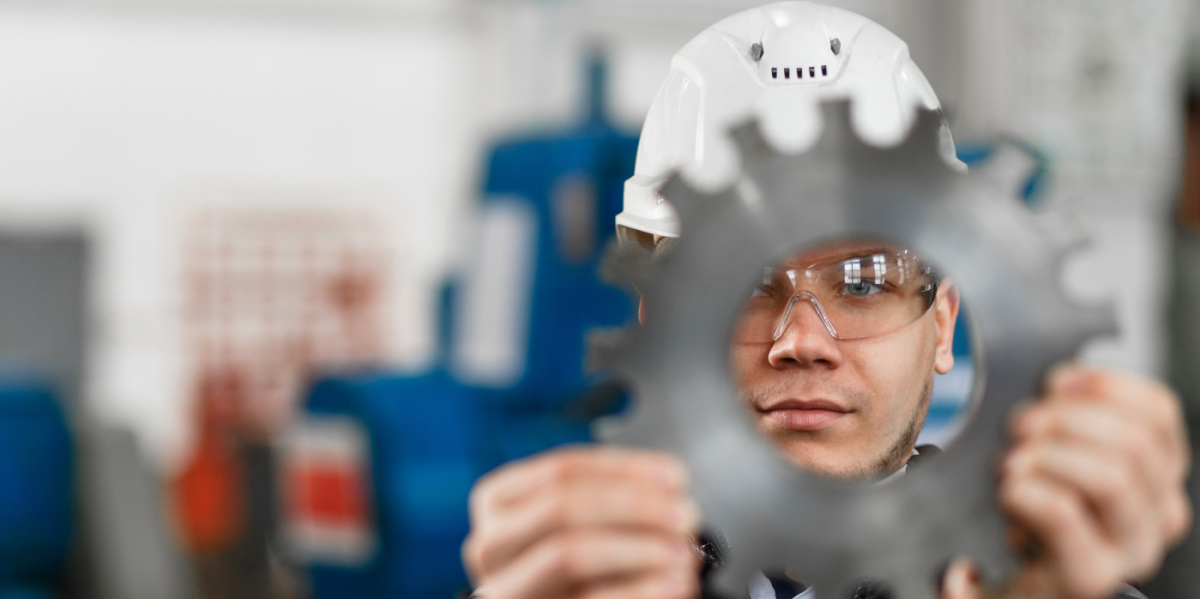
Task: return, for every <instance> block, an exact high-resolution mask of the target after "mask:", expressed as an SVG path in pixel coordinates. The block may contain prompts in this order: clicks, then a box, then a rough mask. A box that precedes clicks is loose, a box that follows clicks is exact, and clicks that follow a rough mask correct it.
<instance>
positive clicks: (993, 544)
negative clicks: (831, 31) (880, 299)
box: [595, 103, 1113, 599]
mask: <svg viewBox="0 0 1200 599" xmlns="http://www.w3.org/2000/svg"><path fill="white" fill-rule="evenodd" d="M854 114H855V111H854V108H853V106H852V105H849V104H846V103H832V104H826V105H825V106H824V107H823V136H822V138H821V140H820V141H819V142H818V143H817V145H816V147H815V148H814V149H812V150H810V151H808V152H804V153H801V154H790V155H788V154H781V153H778V151H777V150H776V149H775V148H774V147H773V144H771V143H770V142H769V141H768V140H767V139H766V138H765V132H764V131H763V129H762V127H765V126H766V125H765V124H764V123H761V122H757V123H751V124H748V125H744V126H741V127H739V128H737V129H735V130H734V131H733V138H734V140H735V141H736V143H737V144H738V147H739V148H740V151H741V158H742V165H743V166H742V169H743V174H742V177H741V179H740V184H739V185H737V186H733V187H730V188H726V189H723V190H721V191H718V192H713V193H707V192H704V191H697V190H695V189H694V188H693V187H691V186H690V184H689V183H688V182H686V181H685V180H684V179H683V178H682V177H675V178H673V179H671V180H669V181H668V182H667V183H666V185H665V186H664V187H663V190H662V193H663V195H664V196H665V197H666V198H667V199H668V200H670V201H672V203H673V205H674V206H675V207H676V208H677V210H678V211H679V216H680V218H681V221H682V225H683V226H684V227H685V228H686V230H687V234H686V235H684V236H683V237H681V238H680V239H679V240H678V241H677V242H676V243H675V245H674V246H673V247H672V249H671V251H670V252H669V253H667V254H666V255H665V256H663V257H662V258H661V259H660V260H658V261H657V262H656V263H655V264H654V265H653V266H652V267H651V268H650V269H649V270H648V269H647V268H646V266H645V263H644V261H643V260H642V259H640V258H639V257H638V255H637V253H635V252H626V253H624V254H622V255H621V257H619V258H616V259H614V261H613V262H612V264H613V267H612V271H611V272H612V274H613V276H614V277H615V278H617V279H619V280H621V281H622V282H624V283H626V284H628V285H631V286H636V287H637V288H638V289H639V290H640V291H641V293H642V297H643V301H644V302H645V304H646V310H647V312H648V313H651V314H654V315H655V317H654V318H651V319H647V322H646V323H645V325H644V326H641V327H635V328H632V329H630V330H627V331H625V332H623V334H621V335H619V336H615V337H612V338H609V339H607V340H606V341H605V342H603V343H597V344H596V348H595V349H596V352H597V358H598V359H599V360H600V362H601V363H602V364H604V365H606V366H608V367H610V368H612V369H613V370H614V371H615V372H616V373H617V374H618V375H619V376H621V377H622V378H623V379H624V380H626V381H628V383H629V384H630V385H631V386H632V387H633V389H634V395H635V397H636V398H637V400H638V401H637V403H636V404H635V405H634V406H632V414H633V416H632V417H631V418H630V419H629V423H628V426H627V428H626V429H624V430H623V431H621V433H620V435H619V436H618V439H619V440H621V441H624V442H626V443H630V444H633V445H637V446H642V447H652V448H659V449H666V450H669V451H672V452H674V453H677V454H679V455H681V456H683V457H684V459H685V460H686V461H687V462H688V465H689V466H690V468H691V471H692V473H693V477H694V483H693V489H694V493H695V496H696V498H697V499H698V500H699V501H700V503H701V505H702V506H703V508H704V513H705V515H706V518H707V522H708V523H710V524H711V525H712V526H713V527H714V528H715V529H716V530H717V531H719V532H720V533H721V534H723V535H724V536H725V537H726V539H727V540H728V543H729V552H728V561H727V562H726V564H725V565H724V566H723V568H722V569H721V570H718V572H717V575H718V579H717V582H718V583H720V584H721V585H722V587H723V590H724V591H726V592H729V593H731V594H741V593H744V589H745V588H747V582H748V581H749V580H750V579H751V576H752V574H753V573H755V572H759V571H762V570H763V569H765V568H771V567H779V566H784V567H787V568H791V569H793V571H795V572H797V573H798V575H799V576H801V577H802V578H803V579H805V580H806V581H811V584H812V587H813V588H814V589H815V592H816V593H818V596H819V597H822V598H829V597H844V596H849V595H851V594H853V593H854V592H855V589H856V587H858V586H859V585H860V584H861V583H862V582H863V581H872V584H875V583H878V584H880V585H882V586H883V587H884V588H887V589H889V591H890V592H889V593H888V594H889V596H891V597H895V598H896V599H928V598H932V597H934V596H935V594H936V589H935V588H934V587H935V584H936V580H937V574H938V572H939V571H940V570H941V569H942V568H943V567H944V565H945V564H946V563H947V562H948V561H949V560H950V559H952V558H954V557H956V556H968V557H970V558H971V559H972V560H973V561H974V562H975V563H976V564H978V565H979V567H980V569H981V570H982V571H983V573H984V574H985V575H986V576H988V577H989V578H991V579H992V580H994V581H995V580H999V579H1001V577H1002V576H1003V575H1005V574H1006V573H1007V569H1008V568H1010V567H1011V566H1012V565H1014V564H1015V560H1014V558H1013V557H1012V556H1011V555H1010V550H1009V549H1008V546H1007V543H1006V540H1005V532H1004V531H1005V528H1006V525H1005V521H1004V518H1003V517H1002V516H1001V514H1000V513H999V510H998V509H997V507H996V505H995V502H996V493H995V482H996V481H995V479H994V475H993V473H992V469H991V467H990V466H991V464H994V463H995V460H996V459H997V456H998V455H999V453H1000V452H1001V451H1002V450H1003V448H1004V447H1005V445H1006V441H1007V435H1006V433H1005V424H1006V415H1007V413H1008V411H1009V408H1011V407H1012V406H1013V405H1014V404H1016V403H1018V402H1020V401H1022V400H1024V399H1025V398H1027V397H1032V396H1035V395H1036V394H1037V392H1038V389H1039V387H1040V385H1041V381H1042V379H1043V377H1044V375H1045V373H1046V370H1047V369H1048V368H1050V367H1051V366H1052V365H1053V364H1056V363H1058V362H1060V361H1062V360H1065V359H1067V358H1069V357H1071V356H1072V355H1073V354H1074V353H1075V352H1076V351H1077V350H1078V348H1079V346H1080V344H1082V343H1083V342H1084V341H1085V340H1087V339H1088V338H1089V337H1092V336H1094V335H1098V334H1103V333H1106V332H1111V331H1112V330H1113V317H1112V314H1111V313H1110V312H1109V311H1108V310H1105V309H1100V308H1088V307H1082V306H1078V305H1075V304H1073V303H1072V302H1070V301H1068V300H1067V299H1066V298H1065V297H1064V296H1063V295H1062V292H1061V291H1060V287H1059V285H1058V282H1057V272H1056V265H1057V264H1059V263H1060V262H1059V261H1060V260H1061V257H1062V256H1061V253H1062V252H1061V251H1060V250H1059V249H1058V248H1057V246H1056V245H1055V243H1054V242H1055V241H1056V240H1054V239H1051V238H1049V237H1048V236H1046V235H1044V234H1043V233H1041V232H1040V231H1039V230H1038V229H1037V228H1036V227H1032V226H1031V219H1030V216H1029V214H1028V212H1027V211H1026V209H1025V208H1024V207H1023V206H1022V205H1021V204H1020V203H1019V202H1017V201H1015V199H1014V198H1012V197H1009V196H1007V195H1003V194H999V193H996V191H995V189H996V188H995V186H994V184H993V183H992V182H990V181H982V180H980V179H979V178H978V177H976V176H967V175H965V174H961V173H957V172H954V170H953V169H952V168H951V167H950V166H948V165H947V164H946V163H945V161H944V159H943V158H942V157H940V156H939V148H940V146H941V142H942V139H943V138H942V134H941V132H942V123H941V118H940V115H938V114H937V113H935V112H931V111H922V112H920V113H919V114H920V118H919V119H918V122H917V124H916V125H915V127H914V129H913V131H912V133H911V134H910V137H909V138H908V140H907V141H906V142H905V143H904V144H902V145H900V146H896V147H892V148H888V149H879V148H875V147H872V146H869V145H867V144H865V143H864V142H863V141H860V140H859V138H858V136H857V135H856V134H855V130H854V129H855V128H854V127H853V125H852V124H851V123H852V119H853V115H854ZM796 190H804V194H803V195H802V196H799V197H798V196H797V195H796ZM808 198H812V199H813V200H811V201H808V200H807V199H808ZM847 238H860V239H861V238H866V239H887V240H890V241H893V242H895V243H897V244H899V245H900V246H901V247H905V248H911V249H913V250H915V251H916V252H917V253H918V254H919V255H921V256H922V257H923V259H925V260H929V261H931V263H932V264H935V265H937V267H938V268H939V269H940V270H941V272H944V273H949V274H950V275H951V276H953V277H954V279H955V281H956V283H957V285H958V286H959V288H960V290H961V293H962V294H963V296H964V297H966V298H968V300H969V301H970V302H971V316H972V319H973V320H974V324H975V325H976V326H975V328H974V332H975V334H976V335H977V337H976V339H977V343H978V345H979V347H980V348H981V350H982V351H981V356H980V358H979V360H978V362H977V363H978V365H979V366H981V367H982V368H983V370H984V373H985V377H986V379H987V385H986V387H983V388H982V389H981V388H978V387H977V388H976V390H975V393H976V394H981V397H980V401H979V403H978V404H977V405H978V408H977V411H976V413H975V414H974V417H973V418H972V420H971V421H970V422H969V423H968V424H967V426H966V429H965V431H964V432H963V434H962V437H961V438H960V439H959V442H958V443H957V444H956V446H955V447H954V450H953V451H950V452H947V453H945V454H943V455H942V456H940V457H939V458H937V459H938V460H939V461H938V462H936V463H935V465H933V466H931V467H930V468H928V469H923V470H919V471H914V472H910V473H908V474H907V475H905V476H903V477H900V478H899V479H897V480H894V481H892V482H890V483H889V484H886V485H853V484H849V485H847V484H836V483H832V482H830V481H828V480H820V479H818V478H817V477H815V476H814V475H812V474H810V473H807V472H803V471H800V470H797V469H794V468H791V467H789V466H788V464H787V463H786V462H784V461H783V459H782V457H781V456H780V455H779V453H778V451H777V450H776V448H774V447H772V446H771V445H770V444H768V443H767V442H766V441H765V440H764V439H763V438H762V437H761V436H760V435H759V434H758V433H757V431H755V430H754V427H753V425H752V424H751V423H750V421H749V420H748V419H746V418H745V417H744V415H743V414H742V413H741V410H742V406H741V405H740V402H738V401H737V400H736V399H735V398H737V397H738V391H737V385H736V383H735V382H734V381H733V380H731V374H730V372H729V369H728V368H727V366H726V364H727V360H728V351H729V350H728V347H729V345H728V344H729V340H728V335H729V332H728V331H729V323H731V322H734V321H735V320H734V319H735V318H736V316H737V315H738V314H739V312H740V311H741V308H742V306H743V305H744V302H745V299H746V295H745V292H744V290H746V289H750V288H751V285H752V283H753V282H754V280H755V276H756V275H758V274H759V273H761V272H762V268H763V265H769V264H772V263H774V262H775V261H776V260H778V258H779V256H785V255H790V253H791V252H795V251H796V250H797V248H810V247H812V246H813V245H814V244H816V243H820V242H822V241H827V240H829V239H835V240H836V239H847ZM1014 290H1019V293H1014ZM672 306H687V308H688V309H687V310H671V309H666V307H672ZM743 322H744V321H743ZM747 489H754V492H752V493H751V492H747V491H746V490H747ZM780 559H784V560H785V561H784V563H782V564H781V563H779V561H780Z"/></svg>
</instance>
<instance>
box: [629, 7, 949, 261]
mask: <svg viewBox="0 0 1200 599" xmlns="http://www.w3.org/2000/svg"><path fill="white" fill-rule="evenodd" d="M831 99H849V100H850V101H851V122H852V123H853V126H854V128H855V130H856V132H857V133H858V135H859V137H861V138H862V139H863V140H864V141H866V142H868V143H872V144H875V145H880V146H888V145H894V144H898V143H900V142H901V141H903V139H904V137H905V136H906V135H907V133H908V131H909V128H910V127H911V125H912V123H913V121H914V119H915V118H916V114H917V109H918V108H923V109H926V110H940V104H939V103H938V99H937V95H936V94H934V92H933V88H932V87H930V85H929V82H928V81H927V80H926V79H925V76H924V75H923V74H922V73H921V70H920V69H919V68H917V65H916V64H915V63H913V61H912V59H911V58H909V55H908V46H907V45H906V44H905V43H904V41H903V40H901V39H900V38H898V37H896V36H895V35H894V34H892V33H891V32H890V31H888V30H886V29H884V28H883V27H882V26H880V25H878V24H877V23H875V22H873V21H870V20H869V19H867V18H865V17H862V16H860V15H857V14H854V13H852V12H849V11H846V10H842V9H839V8H834V7H831V6H825V5H822V4H817V3H814V2H779V3H776V4H769V5H767V6H763V7H759V8H755V9H751V10H747V11H744V12H740V13H738V14H736V15H733V16H731V17H728V18H726V19H724V20H722V21H720V22H719V23H717V24H716V25H713V26H712V27H710V28H708V29H706V30H705V31H704V32H702V33H701V34H700V35H698V36H696V37H695V38H693V39H692V40H691V41H690V42H688V44H687V45H686V46H684V47H683V49H682V50H680V51H679V53H678V54H676V55H675V57H674V58H673V59H672V61H671V73H670V75H669V76H668V77H667V80H666V81H665V82H664V83H663V85H662V87H661V88H660V89H659V91H658V96H657V97H656V98H655V99H654V104H653V105H651V107H650V113H649V115H648V116H647V117H646V123H645V125H644V126H643V127H642V135H641V139H640V141H639V145H638V153H637V166H636V167H635V169H634V175H633V177H631V178H630V179H629V180H628V181H626V182H625V205H624V211H623V212H621V214H619V215H617V227H618V230H623V229H626V228H627V229H632V230H634V231H640V232H642V233H643V234H649V235H657V236H662V237H678V236H679V220H678V218H677V217H676V215H675V211H674V209H673V208H672V207H671V206H670V204H669V203H667V202H666V201H664V200H663V198H662V196H660V195H659V193H658V190H659V189H660V188H661V186H662V184H663V183H664V182H665V181H666V179H667V178H668V177H669V176H670V175H671V174H672V173H673V172H674V171H676V170H681V171H682V172H683V174H684V176H685V177H686V178H687V180H688V182H689V183H691V184H692V185H693V186H696V187H698V188H701V189H706V190H713V189H717V188H719V187H722V186H725V185H728V184H730V183H732V182H733V180H734V178H735V177H736V176H737V173H738V172H739V171H740V164H739V158H738V154H737V151H736V149H735V147H734V145H733V141H732V139H731V138H730V136H729V130H730V128H731V127H732V126H734V125H737V124H740V123H742V122H744V121H746V120H748V119H749V118H751V117H757V118H758V119H759V123H760V125H761V127H762V131H763V135H764V137H766V139H767V140H768V141H769V142H771V143H772V144H773V145H774V146H775V147H776V149H778V150H779V151H781V152H799V151H803V150H805V149H807V148H808V147H810V146H811V145H813V144H814V143H816V141H817V139H818V138H819V137H820V133H821V122H820V118H821V117H820V104H821V102H822V101H825V100H831ZM942 139H943V143H942V153H943V156H944V158H945V159H946V161H947V162H948V163H950V164H952V165H955V166H956V167H959V168H965V166H962V164H961V163H960V162H958V159H957V158H956V157H955V156H954V142H953V141H952V140H951V139H950V133H949V129H948V128H946V127H943V136H942ZM622 232H624V233H628V231H622Z"/></svg>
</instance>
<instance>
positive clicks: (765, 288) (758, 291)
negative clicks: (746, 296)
mask: <svg viewBox="0 0 1200 599" xmlns="http://www.w3.org/2000/svg"><path fill="white" fill-rule="evenodd" d="M773 293H774V290H772V289H771V286H770V285H763V284H758V285H755V286H754V290H753V291H751V292H750V297H767V296H770V295H773Z"/></svg>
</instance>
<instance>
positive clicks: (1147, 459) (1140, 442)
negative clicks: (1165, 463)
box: [1122, 428, 1161, 467]
mask: <svg viewBox="0 0 1200 599" xmlns="http://www.w3.org/2000/svg"><path fill="white" fill-rule="evenodd" d="M1122 443H1123V446H1124V448H1125V451H1126V454H1127V455H1128V457H1129V458H1130V459H1131V460H1132V461H1133V463H1134V464H1135V465H1136V466H1138V467H1146V466H1151V465H1153V464H1157V463H1159V462H1160V461H1161V460H1159V459H1155V458H1156V455H1155V454H1156V453H1157V445H1158V444H1157V443H1156V442H1155V441H1154V440H1153V439H1152V438H1151V437H1150V434H1149V433H1148V432H1146V431H1143V430H1140V429H1136V428H1130V430H1129V431H1128V433H1127V434H1126V435H1125V437H1124V440H1123V441H1122Z"/></svg>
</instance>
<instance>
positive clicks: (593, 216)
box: [279, 57, 637, 599]
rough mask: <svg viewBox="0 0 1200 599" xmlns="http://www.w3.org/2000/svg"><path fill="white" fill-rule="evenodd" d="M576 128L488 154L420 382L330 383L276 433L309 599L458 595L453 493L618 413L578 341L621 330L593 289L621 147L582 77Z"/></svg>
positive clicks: (596, 67)
mask: <svg viewBox="0 0 1200 599" xmlns="http://www.w3.org/2000/svg"><path fill="white" fill-rule="evenodd" d="M588 77H589V80H590V95H591V104H590V110H589V112H588V114H587V117H586V119H585V120H584V122H583V123H581V124H580V125H578V126H576V127H573V128H571V129H568V130H564V131H547V132H538V133H533V134H526V135H518V136H515V137H511V138H507V139H503V140H501V141H499V142H498V143H497V144H496V146H495V147H494V148H493V150H492V151H491V153H490V156H489V158H488V161H487V166H486V175H485V178H484V186H483V190H482V192H483V200H482V202H481V203H480V205H479V208H478V215H477V218H478V227H477V229H476V230H475V231H473V235H470V236H466V235H464V238H465V239H469V240H471V241H472V242H473V243H474V246H473V247H472V248H471V258H472V260H471V261H470V262H469V264H468V266H467V268H466V269H465V272H464V273H463V274H462V276H461V277H460V278H458V279H457V280H455V281H454V282H453V283H452V284H451V285H449V286H448V287H447V289H446V295H445V297H444V300H443V306H442V310H443V312H442V321H443V323H442V332H441V347H442V352H443V355H442V356H441V357H440V358H439V359H438V361H437V364H436V365H435V367H434V368H433V370H432V371H430V372H428V373H426V374H423V375H420V376H397V375H387V374H380V375H374V376H372V375H363V376H349V377H340V378H330V379H327V380H325V381H323V382H320V383H318V384H317V385H316V386H314V387H313V388H312V390H311V392H310V393H309V396H308V400H307V401H306V402H305V404H304V413H303V415H302V416H301V417H300V418H299V419H298V421H297V422H296V423H295V424H294V425H293V427H292V430H291V432H290V433H289V434H288V435H287V436H286V437H285V441H284V448H285V449H284V450H283V453H282V455H283V456H284V457H283V458H282V465H281V468H280V474H279V479H280V482H281V484H282V485H283V491H282V495H283V498H282V504H283V506H284V508H283V509H284V513H285V516H286V522H285V533H286V536H287V538H288V539H289V540H290V541H291V543H290V544H291V546H292V548H293V551H294V552H295V554H296V555H297V556H298V557H299V558H300V559H301V560H302V561H303V562H304V563H305V564H306V566H307V570H308V573H309V578H310V580H309V582H310V584H311V589H312V592H313V595H314V596H316V597H318V598H321V599H333V598H339V597H355V598H360V597H361V598H370V597H380V598H383V597H405V598H410V599H425V598H428V599H444V598H446V597H448V596H450V595H451V594H453V593H454V592H455V591H457V590H459V589H460V588H462V587H463V586H464V585H465V584H466V582H467V580H466V576H465V573H464V572H463V568H462V564H461V557H460V547H461V544H462V541H463V539H464V538H465V537H466V534H467V529H468V522H467V496H468V494H469V491H470V488H471V486H472V484H473V483H474V481H475V480H476V479H477V478H478V477H479V476H480V475H482V474H483V473H485V472H487V471H488V470H490V469H492V468H494V467H496V466H497V465H499V464H501V463H503V462H505V461H507V460H511V459H516V458H520V457H524V456H527V455H530V454H532V453H535V452H538V451H541V450H544V449H547V448H550V447H553V446H555V445H559V444H562V443H570V442H580V441H586V440H589V439H590V432H589V423H590V420H591V418H593V417H594V416H597V415H600V414H603V413H605V412H610V411H612V410H613V409H615V408H616V407H617V406H619V404H620V399H621V398H620V396H619V395H618V394H616V393H608V392H606V391H605V390H603V389H601V390H600V391H591V392H590V391H589V387H590V385H591V384H592V383H593V382H594V381H593V379H592V378H590V377H589V376H587V375H585V373H584V368H583V366H584V355H583V353H584V351H583V347H584V337H585V335H586V334H587V332H588V331H589V330H590V329H592V328H594V327H596V326H604V325H614V324H617V323H620V322H624V321H625V320H626V319H628V318H629V317H630V305H629V301H628V299H627V298H626V296H625V295H624V294H623V293H622V292H620V291H619V290H616V289H613V288H611V287H609V286H607V285H603V284H601V283H600V282H599V281H597V280H596V274H595V273H596V270H597V265H598V261H599V258H600V255H601V253H602V249H603V248H604V246H605V245H606V242H607V241H608V240H609V239H610V238H611V231H612V222H613V220H612V219H613V218H614V217H615V215H616V213H617V212H618V211H619V208H620V204H621V184H622V182H623V181H624V180H625V178H627V177H628V176H629V175H630V173H631V172H632V170H633V161H634V155H635V151H636V147H637V139H636V138H635V137H634V136H632V135H629V134H627V133H625V132H622V131H619V130H616V129H614V128H613V127H612V126H611V125H609V124H608V122H607V119H606V117H605V111H604V103H603V100H604V96H605V91H604V85H603V84H604V68H603V64H602V63H601V61H600V59H599V58H598V57H595V58H593V59H592V62H591V64H590V65H589V70H588Z"/></svg>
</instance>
